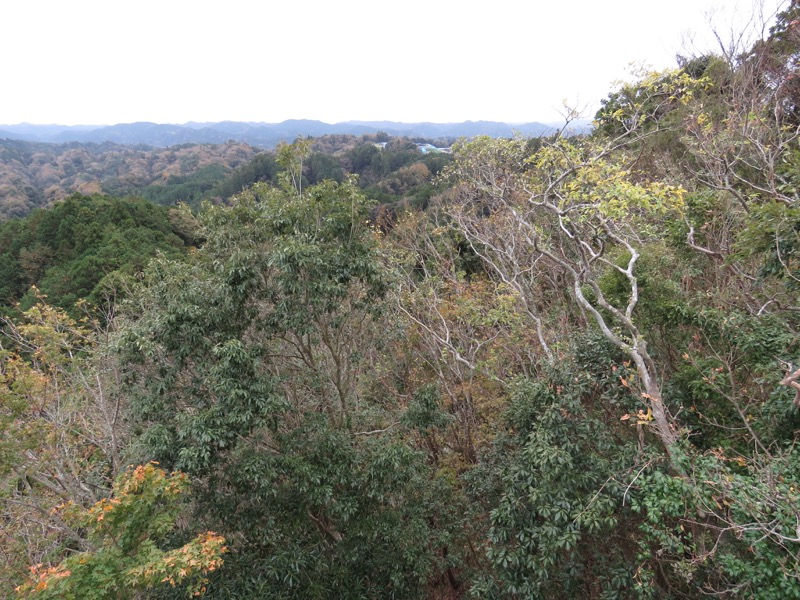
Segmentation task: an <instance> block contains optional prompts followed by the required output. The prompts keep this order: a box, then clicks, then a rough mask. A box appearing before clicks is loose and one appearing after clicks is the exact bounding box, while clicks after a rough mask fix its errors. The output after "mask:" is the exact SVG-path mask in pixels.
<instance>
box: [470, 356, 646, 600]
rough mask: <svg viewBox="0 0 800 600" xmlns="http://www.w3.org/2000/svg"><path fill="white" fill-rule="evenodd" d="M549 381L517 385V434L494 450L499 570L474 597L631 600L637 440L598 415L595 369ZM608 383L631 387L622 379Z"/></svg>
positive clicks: (511, 423)
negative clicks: (630, 516)
mask: <svg viewBox="0 0 800 600" xmlns="http://www.w3.org/2000/svg"><path fill="white" fill-rule="evenodd" d="M598 358H599V357H598ZM576 374H577V377H576V376H575V375H576ZM549 375H550V376H549V378H548V380H547V381H541V382H533V381H529V380H522V381H519V382H517V383H516V384H515V386H514V388H513V391H512V396H511V403H510V407H509V410H508V413H507V425H508V428H509V429H508V433H507V434H506V436H503V437H501V438H500V439H499V440H498V445H497V449H496V451H495V452H497V454H498V455H499V456H501V457H502V458H501V459H500V460H496V459H492V458H490V459H489V460H488V461H487V464H488V465H491V467H492V472H491V473H490V474H489V477H492V478H495V479H496V483H495V487H496V492H495V493H496V494H497V498H496V500H495V502H496V504H494V505H493V506H492V510H491V513H490V515H491V529H490V530H489V547H488V550H487V558H488V560H489V561H490V564H491V570H490V571H489V572H488V574H487V575H485V576H484V577H483V578H481V580H480V581H478V582H477V583H476V584H475V586H474V587H473V589H472V594H473V596H474V597H476V598H525V599H528V598H531V599H532V598H561V597H572V598H577V597H603V598H625V597H629V595H628V594H627V593H626V590H627V589H629V587H630V585H631V572H630V571H629V570H628V569H627V560H628V559H629V558H630V556H631V555H632V552H633V550H634V548H633V547H632V545H631V540H630V539H629V536H628V532H627V531H626V526H629V525H626V521H625V516H626V509H625V507H624V497H625V492H626V489H625V485H624V481H625V478H626V477H628V475H624V474H626V473H627V474H629V473H635V470H634V467H635V466H636V465H637V462H639V460H641V459H640V457H637V453H636V446H635V443H633V442H632V441H629V442H628V443H627V444H626V443H625V442H624V441H623V440H624V439H625V438H626V437H628V438H629V439H630V436H627V435H625V431H624V429H623V431H622V433H623V437H622V440H621V439H620V438H619V437H618V436H619V433H615V431H614V429H620V425H619V424H618V423H619V418H618V417H617V418H615V419H614V421H616V423H617V424H614V421H610V420H606V418H605V415H603V414H602V413H600V414H598V413H597V412H595V411H594V410H593V409H592V404H593V401H592V400H591V398H592V396H593V394H592V391H591V388H592V382H593V378H592V377H591V376H590V375H589V373H586V372H579V371H577V372H576V371H571V370H570V369H569V368H568V367H567V365H564V368H563V370H560V371H552V372H551V373H550V374H549ZM606 387H609V388H613V387H616V388H621V389H623V390H624V388H622V386H620V385H619V383H618V382H617V383H616V384H615V383H614V382H609V383H608V385H607V386H606ZM609 391H610V390H609ZM623 393H624V391H623ZM612 418H613V417H612ZM622 427H624V428H628V427H629V426H627V425H623V426H622ZM612 474H616V475H612Z"/></svg>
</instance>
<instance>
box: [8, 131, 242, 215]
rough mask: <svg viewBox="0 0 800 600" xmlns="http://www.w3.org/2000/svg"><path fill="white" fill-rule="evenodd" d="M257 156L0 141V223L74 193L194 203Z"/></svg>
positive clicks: (201, 148) (217, 149)
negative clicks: (142, 196) (146, 197)
mask: <svg viewBox="0 0 800 600" xmlns="http://www.w3.org/2000/svg"><path fill="white" fill-rule="evenodd" d="M257 153H258V150H257V149H256V148H253V147H251V146H247V145H244V144H237V143H229V144H222V145H185V146H176V147H172V148H167V149H153V148H148V147H135V146H123V145H116V144H77V143H72V144H61V145H54V144H41V143H38V144H37V143H31V142H20V141H11V140H0V221H2V220H5V219H8V218H14V217H16V218H19V217H24V216H25V215H27V214H28V213H30V212H31V211H32V210H33V209H35V208H40V207H45V206H49V205H51V204H52V203H54V202H56V201H58V200H62V199H64V198H66V197H67V196H69V195H70V194H73V193H75V192H77V193H80V194H85V195H91V194H114V195H120V196H121V195H129V194H135V193H139V194H145V195H149V196H150V198H149V199H151V200H153V201H155V202H158V203H160V204H174V203H175V202H176V201H178V200H183V201H186V202H189V201H191V200H194V199H195V198H197V199H198V200H199V198H200V197H201V196H202V194H203V193H204V192H206V191H208V190H209V189H210V188H211V187H212V186H213V185H214V184H215V183H217V182H219V181H221V180H223V179H224V178H225V177H226V176H227V175H229V174H230V173H231V172H232V171H233V170H234V169H236V168H237V167H239V166H241V165H243V164H245V163H246V162H248V161H250V160H251V159H252V158H253V157H254V156H255V155H256V154H257ZM167 184H170V185H169V186H167ZM166 187H170V190H169V192H167V190H166ZM159 192H161V193H159Z"/></svg>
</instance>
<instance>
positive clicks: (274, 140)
mask: <svg viewBox="0 0 800 600" xmlns="http://www.w3.org/2000/svg"><path fill="white" fill-rule="evenodd" d="M562 126H563V124H554V123H549V124H546V123H538V122H531V123H521V124H513V125H512V124H509V123H501V122H497V121H466V122H463V123H400V122H395V121H347V122H343V123H335V124H329V123H324V122H322V121H315V120H309V119H292V120H287V121H283V122H281V123H252V122H241V121H221V122H214V123H197V122H189V123H185V124H182V125H174V124H159V123H149V122H139V123H121V124H116V125H109V126H90V125H75V126H67V125H32V124H29V123H22V124H17V125H0V138H7V139H12V140H22V141H29V142H47V143H66V142H82V143H103V142H113V143H117V144H126V145H140V144H145V145H148V146H155V147H168V146H175V145H179V144H224V143H226V142H229V141H235V142H240V143H245V144H250V145H252V146H258V147H262V148H272V147H274V146H276V145H277V144H278V143H279V142H280V141H282V140H283V141H292V140H294V139H295V138H297V137H305V136H311V137H319V136H323V135H327V134H351V135H364V134H370V133H378V132H384V133H387V134H389V135H391V136H406V137H412V138H415V137H419V138H429V139H437V138H459V137H472V136H476V135H488V136H491V137H511V136H513V135H515V134H517V135H523V136H529V137H536V136H541V135H549V134H551V133H554V132H555V131H556V130H557V129H559V128H560V127H562ZM588 127H589V123H588V121H584V122H574V123H572V125H571V129H572V130H573V131H574V132H576V133H580V132H582V131H586V130H587V129H588Z"/></svg>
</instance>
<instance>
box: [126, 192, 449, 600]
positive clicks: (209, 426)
mask: <svg viewBox="0 0 800 600" xmlns="http://www.w3.org/2000/svg"><path fill="white" fill-rule="evenodd" d="M368 209H369V205H368V203H367V201H366V199H365V198H364V197H363V196H361V195H360V194H359V193H358V190H357V188H356V187H355V186H353V185H352V184H349V183H346V184H341V185H340V184H337V183H335V182H332V181H325V182H323V183H321V184H318V185H316V186H312V187H309V188H306V189H305V191H304V192H303V193H302V194H299V193H298V192H297V191H295V190H294V189H293V188H292V187H291V186H290V185H288V184H287V185H286V187H284V188H282V189H276V188H270V187H268V186H266V185H260V186H256V187H255V188H253V189H251V190H249V191H247V192H246V193H245V194H243V195H242V196H240V197H239V198H238V201H237V202H236V204H234V206H232V207H230V208H226V207H215V208H209V209H207V211H206V212H205V213H204V214H203V215H202V216H201V220H202V222H203V224H204V235H205V237H206V242H205V244H204V246H203V247H202V248H201V249H200V250H199V251H198V252H197V253H196V254H195V255H193V258H192V260H191V261H189V262H188V263H183V262H174V261H167V260H160V261H156V262H154V263H153V264H152V265H151V267H150V268H149V269H148V271H147V272H146V275H145V278H144V280H143V285H142V287H141V290H140V291H139V293H138V294H137V296H136V297H135V299H133V300H131V303H130V304H129V306H128V309H127V311H126V312H127V314H128V319H129V322H128V323H127V324H126V326H125V327H124V332H123V335H122V336H121V337H120V338H119V347H120V350H121V352H122V356H123V359H124V360H125V362H126V363H127V364H129V365H130V367H129V369H128V378H127V384H128V387H129V390H130V396H131V401H132V403H133V411H134V415H135V419H136V423H137V426H138V427H139V428H140V430H141V437H140V441H141V444H142V445H143V448H144V451H145V452H147V453H148V456H150V457H153V458H157V459H158V460H159V461H160V462H162V463H163V464H165V465H168V466H169V467H170V468H179V469H182V470H185V471H188V472H190V473H192V474H193V475H194V476H195V479H196V481H198V500H197V501H198V520H199V522H202V523H203V527H206V528H209V529H213V530H215V531H220V532H224V533H223V535H225V536H226V539H230V540H231V555H230V558H228V559H227V560H226V564H225V566H224V567H223V569H222V570H221V571H220V572H219V575H218V577H217V578H216V579H215V580H214V581H212V585H211V593H212V594H213V595H214V596H215V597H220V598H242V597H259V598H298V599H300V598H304V599H305V598H331V597H337V598H422V597H424V590H425V588H426V585H427V583H428V580H429V578H430V577H432V575H433V574H434V573H437V572H438V571H439V570H440V569H441V568H442V567H443V566H444V565H446V564H447V561H445V560H444V559H443V558H442V552H441V549H442V548H443V547H445V546H446V545H447V543H448V536H449V535H450V534H449V533H448V532H449V530H450V525H449V520H448V517H446V512H445V510H444V506H445V505H446V504H445V503H446V501H447V497H448V493H449V491H448V490H449V487H448V485H446V484H445V483H443V482H438V481H437V480H436V478H435V477H434V476H433V474H432V473H431V472H430V471H429V467H427V466H426V464H425V460H424V455H423V454H421V453H419V452H416V451H414V450H412V449H411V447H410V446H409V445H408V444H407V443H405V442H404V441H403V440H402V439H397V440H393V439H390V438H387V437H385V436H380V437H375V438H373V437H371V436H372V434H371V433H369V432H365V433H363V434H362V433H361V432H358V431H356V430H354V427H355V423H357V422H366V423H367V424H368V425H372V423H371V420H369V419H367V418H366V415H364V414H357V413H354V409H355V406H356V405H355V402H356V400H357V395H356V386H357V379H355V380H353V379H352V378H353V377H354V376H355V375H357V373H358V370H359V369H360V368H361V367H360V365H361V364H362V362H361V361H363V360H364V359H363V358H362V353H363V352H365V351H368V347H367V346H365V341H366V340H365V337H364V336H366V335H369V329H364V327H365V325H368V324H369V323H370V322H371V320H372V319H373V318H374V316H375V315H377V314H379V312H380V310H379V309H380V307H381V302H382V298H383V295H384V292H385V290H386V281H385V275H384V273H383V272H382V270H381V268H380V263H379V261H378V260H377V253H376V247H375V242H374V239H373V237H372V235H371V232H370V230H369V229H368V227H367V226H366V225H367V221H366V214H367V211H368ZM359 332H360V333H359ZM340 365H341V366H342V368H347V369H348V372H346V373H344V372H342V369H341V368H340ZM373 411H375V412H376V414H377V415H378V416H380V415H381V411H380V408H379V407H374V408H373ZM382 418H383V417H382ZM368 429H375V426H374V425H372V426H371V427H368Z"/></svg>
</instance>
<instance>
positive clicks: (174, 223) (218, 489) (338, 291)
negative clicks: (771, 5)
mask: <svg viewBox="0 0 800 600" xmlns="http://www.w3.org/2000/svg"><path fill="white" fill-rule="evenodd" d="M798 48H800V5H798V4H797V3H796V2H792V3H791V4H790V5H789V6H788V8H787V9H786V10H785V11H784V12H783V13H781V14H780V15H779V18H778V20H777V21H776V23H775V25H774V27H773V28H772V29H771V30H770V31H769V35H768V37H766V38H765V39H763V40H760V41H758V42H757V43H755V45H753V46H752V47H748V48H739V49H738V50H737V51H736V52H732V53H730V54H729V55H703V56H693V57H684V58H681V59H680V61H679V64H678V65H677V67H676V68H675V69H674V70H670V71H665V72H642V73H640V74H639V75H638V77H637V78H636V79H634V80H632V81H630V82H628V83H625V84H622V85H620V86H619V87H618V88H617V89H614V90H612V91H611V93H610V94H609V95H608V97H607V98H606V99H605V101H604V102H603V105H602V108H601V109H600V111H599V112H598V113H597V115H596V116H595V121H594V125H595V126H594V129H593V131H592V133H591V134H590V135H586V136H573V137H566V136H561V135H553V136H551V137H548V138H535V139H524V138H505V139H496V138H490V137H476V138H471V139H464V140H461V141H459V142H458V143H457V144H455V146H454V147H453V153H452V155H448V154H422V153H421V152H420V151H419V149H418V148H417V147H416V146H415V144H414V143H412V142H410V141H409V140H404V139H391V140H386V142H387V143H386V144H385V146H383V147H378V145H376V144H378V142H377V140H375V141H374V143H373V141H372V140H363V139H362V140H356V139H351V138H347V137H343V138H340V139H333V138H328V139H327V140H326V143H327V144H331V145H335V144H340V146H339V147H338V149H337V150H335V151H334V152H333V153H329V152H326V151H325V149H323V148H322V147H320V146H316V147H315V145H314V141H313V140H309V139H299V140H297V141H295V142H294V143H293V144H285V145H282V146H280V147H279V148H278V149H277V150H276V152H275V153H271V154H263V155H259V156H257V157H255V158H254V159H253V161H252V162H250V163H247V164H243V165H242V166H241V167H240V168H239V169H237V170H236V171H234V172H233V173H232V174H231V176H230V178H229V179H227V180H226V181H225V182H223V183H220V184H219V185H220V186H223V187H220V188H217V189H218V191H219V190H221V189H223V188H224V189H225V190H227V191H229V192H230V194H232V197H231V198H230V200H229V201H227V202H219V203H216V204H213V203H207V204H205V205H204V206H203V208H202V209H201V210H200V211H199V212H198V213H196V214H193V213H192V212H190V211H189V210H188V207H185V206H182V207H173V208H172V210H168V209H166V208H162V207H156V206H151V205H147V206H151V208H149V209H148V208H146V205H145V204H144V203H142V202H141V201H134V200H125V201H119V200H114V199H111V198H106V197H92V198H87V197H73V198H71V199H69V200H68V201H67V202H65V203H64V204H63V205H59V206H58V207H57V208H53V209H50V210H44V211H38V212H36V213H34V214H33V215H31V217H29V218H28V219H26V220H23V221H15V222H14V223H13V224H8V225H6V226H5V227H6V229H3V230H0V236H5V237H4V238H3V239H12V238H13V240H14V244H16V246H14V248H17V249H16V250H13V251H12V252H11V253H10V255H9V256H11V258H8V259H6V258H4V260H8V261H11V260H14V261H17V262H16V263H14V264H13V265H12V266H10V267H9V271H8V272H9V274H10V275H9V277H11V276H13V274H14V273H15V272H17V270H18V269H19V273H20V275H19V276H17V278H16V279H14V280H13V281H15V283H14V285H15V286H16V287H14V290H15V291H13V292H6V298H7V300H6V301H11V300H15V299H17V298H19V297H22V298H23V299H24V302H23V303H21V304H19V305H18V306H16V308H15V309H14V310H13V311H9V312H8V316H7V318H5V320H4V321H3V324H4V325H3V330H2V337H0V343H2V349H0V353H2V359H3V362H2V370H0V426H2V428H3V431H4V432H5V435H4V436H2V439H0V507H1V509H2V517H0V518H2V519H3V527H2V528H0V582H1V583H0V590H2V591H1V592H0V595H4V597H8V598H31V599H43V598H53V599H62V598H109V599H110V598H137V599H138V598H160V599H167V598H182V597H187V596H189V595H192V594H194V595H201V596H205V597H208V598H220V599H234V598H259V599H261V598H265V599H270V598H274V599H297V600H300V599H303V600H305V599H310V598H319V599H330V598H341V599H353V600H355V599H364V598H375V599H378V598H386V599H389V598H395V599H420V600H423V599H431V600H432V599H435V598H439V599H442V598H446V599H451V600H455V599H461V598H464V599H466V598H480V599H514V600H517V599H519V600H523V599H524V600H527V599H538V598H541V599H560V598H588V599H598V600H599V599H604V600H605V599H612V598H615V599H673V598H674V599H680V598H704V597H716V598H758V599H767V600H772V599H774V600H781V599H786V598H800V560H798V556H799V553H800V455H799V454H798V453H799V452H800V450H798V445H797V444H798V433H800V335H798V332H799V328H800V299H798V290H799V289H800V207H799V206H798V186H799V185H800V151H798V140H799V139H800V88H799V87H798V84H797V82H798V81H800V79H798V76H799V75H800V73H798ZM328 150H329V149H328ZM226 194H227V192H226ZM226 194H220V197H226ZM59 210H60V211H62V212H61V213H58V212H57V211H59ZM92 211H94V212H92ZM77 214H86V215H87V217H86V219H85V222H87V223H96V224H97V226H96V227H95V226H94V225H90V226H87V227H85V228H81V227H78V226H77V225H70V223H74V222H77V219H76V218H75V217H74V215H77ZM57 215H59V216H57ZM81 222H83V221H81ZM59 223H64V226H63V230H62V229H60V228H59V229H57V230H56V229H55V227H56V224H59ZM48 224H49V225H48ZM86 229H88V230H92V231H91V232H90V231H86ZM145 231H148V232H159V233H158V234H157V235H155V234H148V236H145V233H144V232H145ZM92 232H93V233H92ZM90 233H91V235H90ZM136 236H140V237H136ZM129 237H130V239H133V240H143V239H145V238H146V239H147V240H148V244H149V245H146V244H144V243H143V242H141V241H137V242H135V244H134V245H135V247H142V248H145V247H149V248H152V249H153V252H154V253H155V254H156V256H155V258H153V259H151V260H144V259H142V260H141V262H139V263H138V264H137V265H136V268H128V269H127V270H126V268H127V267H126V265H127V263H128V260H127V259H125V260H122V261H121V262H120V263H119V264H116V263H114V262H113V261H111V262H107V263H103V264H104V265H106V266H105V267H104V268H105V269H107V270H108V272H109V273H111V272H112V271H113V270H114V269H117V268H120V269H121V270H119V271H115V272H114V275H113V276H110V275H109V276H106V277H105V278H104V280H103V281H102V282H101V283H102V285H101V287H99V288H98V287H97V286H98V285H99V284H98V283H95V280H94V279H93V280H92V281H88V278H87V283H86V285H82V286H81V287H80V290H78V288H77V287H76V291H75V294H76V298H77V296H81V297H83V298H86V299H87V304H86V305H82V307H81V310H75V308H76V307H75V306H74V305H73V306H70V303H71V302H72V299H70V297H69V296H68V295H64V294H63V293H62V292H59V293H60V294H61V295H59V296H58V298H59V300H58V302H59V304H60V306H53V305H52V301H51V300H50V299H48V298H47V297H45V296H44V295H43V294H42V293H41V290H39V291H37V290H29V289H26V288H27V286H28V284H30V283H32V282H34V281H36V282H41V283H40V284H39V285H40V288H42V289H44V287H45V285H51V286H53V285H54V283H55V282H61V283H62V284H64V282H68V281H70V278H71V277H72V276H71V275H70V276H63V273H65V272H67V271H66V270H67V269H72V270H74V272H75V273H89V272H90V271H91V270H90V269H86V270H84V268H83V265H82V263H84V262H85V261H87V260H88V258H87V257H88V256H89V255H88V254H84V253H83V252H82V249H84V248H90V247H91V248H93V250H92V253H93V254H92V256H99V257H101V258H102V257H105V258H106V259H107V258H109V257H110V256H120V257H122V256H127V254H126V252H127V251H128V250H129V249H130V248H128V246H126V245H125V243H124V241H125V240H126V239H127V238H129ZM102 248H108V250H101V251H98V249H102ZM62 255H63V256H64V257H65V258H64V260H63V261H62V260H61V257H62ZM147 256H150V254H148V255H147ZM54 257H55V258H57V259H58V261H61V262H58V261H57V262H47V263H44V262H43V261H44V260H45V259H47V260H48V261H52V260H53V259H54ZM67 258H69V261H72V262H68V261H67ZM92 260H100V258H97V259H94V258H93V259H92ZM8 264H9V265H11V264H12V263H10V262H9V263H8ZM43 264H47V265H51V264H52V265H53V266H48V267H47V268H46V269H44V268H43V267H42V266H41V265H43ZM16 265H18V266H16ZM37 269H38V271H37ZM68 272H73V271H68ZM59 273H61V274H62V275H61V276H58V277H57V275H58V274H59ZM34 275H38V277H34ZM75 281H76V282H77V281H78V279H77V277H76V278H75ZM97 281H100V280H97ZM49 289H56V290H58V289H60V288H58V287H57V286H55V287H52V288H49ZM78 292H80V293H78ZM50 293H53V292H50ZM100 296H101V300H99V299H98V298H99V297H100ZM101 308H102V310H101Z"/></svg>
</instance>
